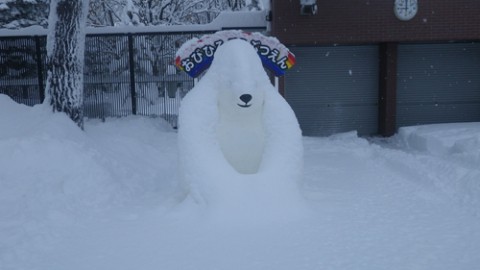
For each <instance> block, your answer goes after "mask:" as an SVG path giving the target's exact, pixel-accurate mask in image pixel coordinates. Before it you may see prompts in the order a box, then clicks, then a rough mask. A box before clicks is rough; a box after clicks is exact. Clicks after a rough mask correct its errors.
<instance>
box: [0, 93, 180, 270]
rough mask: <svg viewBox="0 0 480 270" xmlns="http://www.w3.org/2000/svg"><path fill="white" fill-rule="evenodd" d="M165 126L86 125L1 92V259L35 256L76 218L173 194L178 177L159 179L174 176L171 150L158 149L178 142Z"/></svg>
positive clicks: (129, 121)
mask: <svg viewBox="0 0 480 270" xmlns="http://www.w3.org/2000/svg"><path fill="white" fill-rule="evenodd" d="M167 127H168V124H167V123H165V122H163V120H158V119H149V118H137V117H130V118H126V119H123V120H122V121H120V120H117V119H108V120H107V122H106V123H101V124H100V123H99V122H89V121H87V122H86V126H85V128H86V131H85V132H83V131H81V130H80V129H79V128H78V126H76V125H75V123H74V122H73V121H72V120H70V119H69V118H68V117H67V116H66V115H65V114H62V113H53V112H52V111H51V108H50V107H49V106H47V105H43V104H41V105H36V106H34V107H28V106H25V105H22V104H17V103H15V102H14V101H13V100H11V99H10V98H8V97H7V96H5V95H0V239H2V241H0V264H1V265H2V266H3V265H4V264H6V265H5V267H6V268H5V269H10V268H8V262H10V261H29V260H32V258H30V257H29V256H30V254H31V253H32V252H30V251H31V250H45V251H46V250H47V249H48V248H47V247H49V246H51V245H53V242H54V241H56V240H55V239H56V235H57V234H58V233H59V232H60V231H62V230H64V229H68V228H69V227H72V226H74V224H76V221H77V220H78V219H88V218H90V217H93V216H96V215H100V216H101V215H102V214H103V213H105V212H106V211H110V210H111V209H114V208H118V207H120V206H123V207H133V205H134V204H135V202H136V201H142V200H143V201H144V203H145V201H151V203H153V204H155V205H156V204H158V202H159V201H167V200H168V199H169V198H172V196H176V195H174V194H175V193H176V192H177V191H176V187H175V186H174V185H175V184H174V183H175V181H162V179H170V178H175V177H176V172H175V170H171V169H170V170H168V168H172V167H175V165H174V164H175V160H176V157H175V156H174V157H171V156H166V155H163V152H165V151H168V152H169V153H174V150H173V149H174V148H175V147H174V145H175V143H176V139H175V133H173V132H171V129H167ZM162 141H163V142H162ZM160 145H163V147H160ZM169 146H170V147H171V148H172V149H169ZM138 151H141V152H140V153H139V152H138ZM132 160H136V161H137V163H132ZM12 247H13V248H12ZM42 247H45V248H42ZM33 253H35V252H33ZM33 253H32V254H33ZM0 268H2V269H4V268H3V267H0ZM12 269H13V268H12ZM25 269H32V268H29V267H25Z"/></svg>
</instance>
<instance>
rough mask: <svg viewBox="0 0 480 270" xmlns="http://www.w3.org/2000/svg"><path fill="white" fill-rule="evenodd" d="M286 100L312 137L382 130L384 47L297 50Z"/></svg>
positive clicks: (305, 131) (286, 83)
mask: <svg viewBox="0 0 480 270" xmlns="http://www.w3.org/2000/svg"><path fill="white" fill-rule="evenodd" d="M290 49H291V50H292V52H293V53H294V54H295V56H296V59H297V61H296V64H295V66H294V67H293V68H292V70H289V71H288V72H287V74H286V77H285V97H286V99H287V101H288V102H289V104H290V106H291V107H292V108H293V110H294V111H295V114H296V116H297V118H298V120H299V122H300V126H301V128H302V131H303V134H304V135H306V136H326V135H331V134H334V133H339V132H347V131H351V130H357V131H358V133H359V135H371V134H375V133H377V131H378V47H377V46H332V47H292V48H290Z"/></svg>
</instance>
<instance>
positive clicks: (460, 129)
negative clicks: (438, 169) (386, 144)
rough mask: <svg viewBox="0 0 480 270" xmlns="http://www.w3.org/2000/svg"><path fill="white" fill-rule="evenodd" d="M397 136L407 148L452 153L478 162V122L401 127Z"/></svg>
mask: <svg viewBox="0 0 480 270" xmlns="http://www.w3.org/2000/svg"><path fill="white" fill-rule="evenodd" d="M398 138H399V139H400V140H401V142H403V143H404V144H405V146H406V147H407V148H410V149H414V150H416V151H420V152H426V153H430V154H433V155H439V156H446V155H453V156H456V157H458V158H460V159H463V160H469V161H473V163H476V164H477V165H478V164H480V123H477V122H474V123H451V124H433V125H423V126H411V127H402V128H400V129H399V132H398Z"/></svg>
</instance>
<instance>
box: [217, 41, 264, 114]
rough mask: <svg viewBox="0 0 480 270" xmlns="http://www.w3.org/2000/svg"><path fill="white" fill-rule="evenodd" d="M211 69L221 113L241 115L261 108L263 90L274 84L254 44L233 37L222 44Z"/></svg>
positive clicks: (256, 111) (254, 112) (252, 112)
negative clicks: (271, 82)
mask: <svg viewBox="0 0 480 270" xmlns="http://www.w3.org/2000/svg"><path fill="white" fill-rule="evenodd" d="M208 73H209V74H210V75H213V76H215V81H216V83H217V87H216V89H217V90H218V93H217V94H218V106H219V109H220V111H221V112H222V113H224V114H227V115H230V116H233V115H235V116H236V117H242V116H248V115H251V114H258V112H259V111H260V110H261V109H262V107H263V103H264V98H265V93H264V91H265V89H266V87H271V84H270V81H269V79H268V75H267V74H266V72H265V70H264V69H263V66H262V62H261V60H260V57H259V56H258V54H257V52H256V51H255V48H254V47H253V46H252V45H251V44H249V43H248V42H246V41H244V40H241V39H234V40H230V41H227V42H226V43H225V44H223V45H221V46H220V47H219V48H218V49H217V51H216V52H215V58H214V60H213V62H212V65H211V67H210V70H209V71H208Z"/></svg>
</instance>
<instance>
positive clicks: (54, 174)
mask: <svg viewBox="0 0 480 270" xmlns="http://www.w3.org/2000/svg"><path fill="white" fill-rule="evenodd" d="M303 143H304V148H305V154H304V159H305V171H304V179H303V185H302V187H301V192H302V194H303V195H304V196H305V200H306V203H307V204H308V205H309V206H310V208H311V210H312V213H311V215H310V216H308V217H296V216H290V215H285V217H284V219H283V220H275V222H269V220H268V219H264V218H263V217H262V216H258V217H257V218H248V219H239V218H238V217H236V216H235V215H234V213H228V212H222V216H221V217H220V216H216V214H215V213H211V212H206V211H204V210H203V209H202V208H199V207H197V206H196V205H195V204H194V203H193V202H191V201H184V202H182V203H180V202H181V200H182V199H183V198H184V197H185V194H184V191H183V190H182V189H181V186H180V185H179V184H178V173H177V158H178V156H177V146H176V144H177V134H176V132H175V131H174V130H172V129H170V128H169V126H168V125H167V124H166V123H165V122H163V121H162V120H160V119H158V118H142V117H125V118H118V119H107V121H106V122H105V123H102V122H100V121H96V120H89V121H86V123H85V131H84V132H82V131H80V130H79V129H78V128H77V127H76V126H75V124H74V123H72V122H71V121H70V120H69V119H68V118H67V117H66V116H64V115H62V114H52V113H51V112H50V109H49V108H45V107H44V106H43V105H37V106H35V107H33V108H32V107H27V106H24V105H19V104H16V103H15V102H13V101H11V100H10V99H9V98H8V97H6V96H5V95H0V269H2V270H4V269H5V270H10V269H28V270H34V269H48V270H55V269H58V270H65V269H69V270H75V269H82V270H87V269H88V270H90V269H116V270H117V269H118V270H121V269H145V270H146V269H276V270H277V269H368V270H370V269H402V270H403V269H436V270H438V269H448V270H450V269H468V270H470V269H476V268H478V266H479V265H480V256H479V255H478V254H480V230H479V228H480V211H479V210H478V209H480V166H479V162H480V158H479V157H480V123H470V124H446V125H431V126H421V127H410V128H404V129H402V130H400V132H399V134H398V135H397V136H395V137H393V138H390V139H375V138H373V139H368V140H367V139H364V138H359V137H357V136H356V133H355V132H350V133H345V134H338V135H334V136H331V137H327V138H309V137H307V138H304V139H303ZM246 200H248V198H246ZM286 213H288V212H286Z"/></svg>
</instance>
